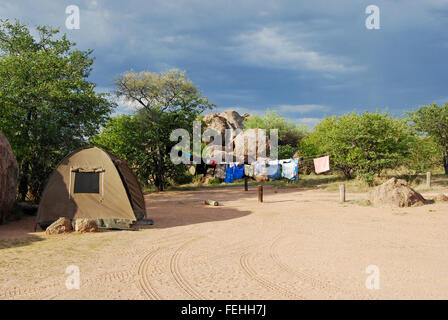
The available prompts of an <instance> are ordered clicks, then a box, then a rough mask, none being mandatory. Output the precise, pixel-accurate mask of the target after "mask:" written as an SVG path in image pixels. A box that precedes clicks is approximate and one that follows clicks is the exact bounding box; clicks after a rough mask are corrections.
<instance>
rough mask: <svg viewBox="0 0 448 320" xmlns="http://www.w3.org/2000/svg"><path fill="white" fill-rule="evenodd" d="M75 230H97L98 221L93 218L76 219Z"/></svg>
mask: <svg viewBox="0 0 448 320" xmlns="http://www.w3.org/2000/svg"><path fill="white" fill-rule="evenodd" d="M75 231H77V232H98V223H97V222H96V220H93V219H76V220H75Z"/></svg>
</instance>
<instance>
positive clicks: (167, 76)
mask: <svg viewBox="0 0 448 320" xmlns="http://www.w3.org/2000/svg"><path fill="white" fill-rule="evenodd" d="M116 88H117V89H116V94H117V96H118V97H121V98H124V99H126V100H127V101H128V102H130V103H132V104H134V105H135V106H136V114H135V115H134V116H131V117H130V118H129V117H121V118H116V119H113V120H112V121H111V122H110V123H109V124H108V125H106V127H105V129H104V131H103V132H102V133H101V134H100V135H99V137H98V138H97V139H95V142H96V143H98V144H100V145H103V146H105V147H107V148H108V149H111V150H112V151H114V152H116V153H118V154H120V155H121V156H123V157H124V158H126V159H127V160H128V161H130V162H132V163H133V165H134V167H135V168H136V169H137V171H138V173H139V176H140V177H141V179H146V181H148V180H149V182H151V183H153V184H154V185H155V187H156V189H157V190H158V191H162V190H164V188H165V186H166V185H167V183H168V180H169V179H170V178H175V177H176V175H179V172H180V171H182V170H184V171H185V167H184V166H182V165H177V166H175V165H174V164H172V162H171V159H170V152H171V149H172V147H173V146H174V145H175V144H176V143H177V142H172V141H170V134H171V132H172V131H173V130H175V129H185V130H187V131H188V132H190V133H191V132H192V129H193V121H194V120H196V119H197V117H198V116H199V115H200V114H201V113H202V112H203V111H205V110H207V109H211V108H212V107H213V106H214V105H213V104H211V103H209V101H208V99H207V98H206V97H203V96H202V93H201V91H200V90H199V89H198V88H197V87H195V86H194V84H193V82H192V81H191V80H189V79H188V78H187V77H186V75H185V72H181V71H179V70H169V71H167V72H161V73H152V72H140V73H134V72H129V73H125V74H123V75H121V76H119V77H117V79H116ZM120 122H123V123H120ZM128 130H130V131H133V132H128ZM128 134H129V135H131V137H130V138H128V137H127V135H128ZM128 139H132V140H131V141H128ZM129 143H132V144H133V146H132V147H129V146H128V144H129Z"/></svg>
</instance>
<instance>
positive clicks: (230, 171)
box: [224, 166, 233, 183]
mask: <svg viewBox="0 0 448 320" xmlns="http://www.w3.org/2000/svg"><path fill="white" fill-rule="evenodd" d="M224 182H225V183H233V167H231V166H227V167H226V179H225V180H224Z"/></svg>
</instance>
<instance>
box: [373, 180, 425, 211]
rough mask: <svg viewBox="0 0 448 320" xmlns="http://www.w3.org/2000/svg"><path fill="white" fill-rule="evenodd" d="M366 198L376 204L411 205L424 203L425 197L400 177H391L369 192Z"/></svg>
mask: <svg viewBox="0 0 448 320" xmlns="http://www.w3.org/2000/svg"><path fill="white" fill-rule="evenodd" d="M368 198H369V200H370V202H371V203H372V204H373V205H376V206H393V207H412V206H421V205H424V204H425V198H423V196H422V195H421V194H420V193H418V192H417V191H415V190H414V189H412V188H411V187H409V186H408V184H407V182H406V181H404V180H401V179H397V178H392V179H390V180H388V181H386V182H385V183H383V184H382V185H379V186H377V187H376V188H375V189H374V190H372V191H371V192H369V195H368Z"/></svg>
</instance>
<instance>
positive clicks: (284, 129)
mask: <svg viewBox="0 0 448 320" xmlns="http://www.w3.org/2000/svg"><path fill="white" fill-rule="evenodd" d="M244 128H245V129H265V130H266V135H267V136H269V135H270V130H271V129H278V145H279V146H286V145H289V146H291V147H293V148H296V147H297V145H298V143H299V141H300V139H302V138H303V137H304V136H305V133H306V128H305V127H302V126H300V125H297V124H295V123H294V122H292V121H291V120H287V119H285V118H283V117H282V116H281V115H279V114H278V113H277V112H275V111H270V110H267V111H266V114H265V115H264V116H256V115H253V116H250V117H249V118H247V119H246V120H245V121H244Z"/></svg>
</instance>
